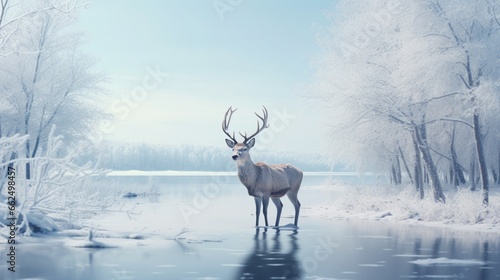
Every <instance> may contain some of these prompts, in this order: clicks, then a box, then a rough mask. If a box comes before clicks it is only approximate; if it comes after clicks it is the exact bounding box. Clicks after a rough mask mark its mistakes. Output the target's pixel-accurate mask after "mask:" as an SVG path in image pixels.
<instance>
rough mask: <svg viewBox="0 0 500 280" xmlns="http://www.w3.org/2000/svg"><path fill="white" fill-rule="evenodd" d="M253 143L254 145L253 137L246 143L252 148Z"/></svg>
mask: <svg viewBox="0 0 500 280" xmlns="http://www.w3.org/2000/svg"><path fill="white" fill-rule="evenodd" d="M253 145H255V138H252V139H250V141H248V143H247V146H248V148H252V147H253Z"/></svg>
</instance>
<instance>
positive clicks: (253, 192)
mask: <svg viewBox="0 0 500 280" xmlns="http://www.w3.org/2000/svg"><path fill="white" fill-rule="evenodd" d="M236 110H237V109H234V110H233V108H232V106H231V107H229V109H228V110H227V111H226V114H225V115H224V120H223V121H222V131H223V132H224V134H226V135H227V136H228V137H229V139H226V144H227V146H228V147H229V148H231V149H232V151H233V153H232V156H231V158H232V159H233V160H234V161H235V163H236V168H237V174H238V178H239V179H240V182H241V183H242V184H243V185H244V186H245V187H246V188H247V191H248V195H249V196H253V197H254V199H255V227H257V228H258V227H259V216H260V210H261V205H262V213H263V214H264V221H265V225H266V227H268V226H269V224H268V220H267V208H268V205H269V198H271V200H272V201H273V203H274V205H276V209H277V215H276V223H275V227H279V222H280V217H281V210H282V209H283V203H282V202H281V199H280V198H281V197H283V196H284V195H285V194H286V195H287V196H288V199H289V200H290V201H291V202H292V204H293V206H294V208H295V217H294V218H295V219H294V227H295V228H298V226H297V222H298V219H299V211H300V202H299V200H298V198H297V194H298V192H299V189H300V184H301V183H302V177H303V173H302V171H301V170H300V169H298V168H297V167H295V166H293V165H291V164H267V163H264V162H257V163H253V161H252V158H251V157H250V150H251V149H252V148H253V147H254V145H255V136H257V135H258V134H259V133H261V132H262V131H263V130H264V129H266V128H268V127H269V123H268V112H267V109H266V107H265V106H263V110H262V112H263V114H262V116H261V115H259V114H257V113H255V115H256V116H257V117H258V119H257V131H256V132H255V133H253V134H252V135H250V136H248V135H247V133H246V132H245V134H243V133H241V132H239V134H240V135H241V136H242V137H243V142H238V141H237V140H236V138H235V133H234V131H233V133H232V134H231V133H230V132H229V124H230V122H231V117H232V115H233V113H234V112H235V111H236ZM260 121H262V125H261V124H260Z"/></svg>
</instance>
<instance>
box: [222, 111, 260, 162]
mask: <svg viewBox="0 0 500 280" xmlns="http://www.w3.org/2000/svg"><path fill="white" fill-rule="evenodd" d="M235 111H236V109H234V110H233V108H232V107H229V109H228V110H227V112H226V114H225V115H224V120H223V121H222V131H223V132H224V133H225V134H226V135H227V136H228V137H229V139H226V144H227V146H228V147H229V148H231V149H233V155H232V158H233V160H236V161H245V160H247V159H248V158H249V152H250V149H251V148H252V147H253V146H254V145H255V136H256V135H257V134H259V133H260V132H261V131H262V130H264V129H266V128H268V127H269V124H268V123H267V116H268V114H267V109H266V107H264V109H262V112H263V115H262V116H260V115H258V114H257V113H255V115H256V116H257V117H258V118H259V119H260V120H261V121H262V126H261V125H260V122H259V120H257V131H256V132H255V133H254V134H252V135H250V136H247V133H245V134H243V133H241V132H240V135H241V136H242V137H243V138H244V140H243V142H238V141H237V140H236V138H235V137H234V132H233V134H232V135H231V134H230V133H229V131H228V129H229V122H230V121H231V117H232V115H233V113H234V112H235Z"/></svg>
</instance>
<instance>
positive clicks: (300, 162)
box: [85, 142, 331, 171]
mask: <svg viewBox="0 0 500 280" xmlns="http://www.w3.org/2000/svg"><path fill="white" fill-rule="evenodd" d="M97 154H99V155H101V166H102V167H104V168H107V169H113V170H196V171H227V170H233V169H234V163H233V161H232V159H231V151H230V150H229V149H227V148H217V147H201V146H191V145H185V146H168V145H152V144H144V143H121V142H107V143H105V144H103V145H101V147H100V148H99V150H98V151H97ZM87 159H90V158H87V157H86V158H85V160H87ZM252 160H253V161H254V162H258V161H265V162H266V163H269V164H272V163H291V164H293V165H295V166H297V167H299V168H300V169H302V170H304V171H328V170H330V169H331V168H330V167H329V165H328V162H327V159H326V158H325V157H320V156H319V155H316V154H305V153H298V152H270V151H257V150H255V151H252Z"/></svg>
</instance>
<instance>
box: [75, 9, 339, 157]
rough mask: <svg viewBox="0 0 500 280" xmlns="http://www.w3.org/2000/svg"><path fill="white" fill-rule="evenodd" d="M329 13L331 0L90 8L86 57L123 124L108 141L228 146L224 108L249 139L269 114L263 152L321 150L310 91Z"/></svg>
mask: <svg viewBox="0 0 500 280" xmlns="http://www.w3.org/2000/svg"><path fill="white" fill-rule="evenodd" d="M230 3H235V5H234V6H224V5H230ZM215 6H218V7H220V8H221V9H224V8H228V9H227V10H225V11H222V13H221V10H219V12H217V10H216V8H215ZM333 7H334V1H314V2H313V1H311V2H306V1H297V0H293V1H285V0H281V1H245V0H242V1H236V0H232V1H229V0H220V1H212V0H203V1H194V0H183V1H119V2H118V1H110V0H103V1H96V2H94V3H92V4H91V5H89V6H88V9H87V10H86V11H84V12H82V13H81V15H80V17H79V21H78V24H77V27H78V28H79V29H80V30H82V31H83V32H84V33H85V47H84V49H85V51H87V52H88V53H90V54H91V55H92V56H94V57H96V58H97V59H98V60H99V62H98V65H97V69H98V70H99V71H102V72H105V73H107V74H108V75H109V77H110V82H109V83H108V84H107V87H108V88H109V91H110V93H111V100H110V106H108V108H109V110H110V112H112V113H114V114H115V116H117V122H116V123H115V124H114V125H113V127H112V129H110V131H111V133H109V134H108V133H107V134H106V135H107V136H108V137H111V138H113V139H123V140H124V141H134V142H138V141H139V142H150V143H164V144H195V145H197V144H201V145H208V146H219V145H225V144H224V138H225V137H224V134H223V133H222V131H221V128H220V124H221V121H222V117H223V115H224V113H225V111H226V109H227V108H228V107H229V106H231V105H232V106H234V107H238V108H240V109H239V110H238V112H237V113H235V115H234V117H233V119H234V120H233V124H232V127H231V129H234V130H236V131H245V130H247V131H248V132H250V133H251V132H252V130H253V129H255V122H256V118H255V116H254V115H253V113H252V112H253V111H260V110H261V106H262V105H265V106H266V107H267V108H268V109H269V113H270V118H271V119H272V123H271V124H273V123H274V130H272V129H273V126H271V128H270V129H269V130H270V131H269V132H268V133H267V135H264V136H263V137H264V138H266V137H267V138H268V139H261V141H260V142H261V145H263V144H262V142H265V143H264V144H266V148H268V149H280V150H301V151H320V149H321V148H323V147H322V144H321V141H320V138H321V136H320V135H319V134H320V129H321V127H320V123H318V122H321V119H320V118H319V117H318V114H316V113H317V110H314V103H313V102H310V99H309V98H307V97H304V96H305V95H306V94H305V92H304V88H305V87H307V86H308V85H309V84H310V82H311V80H312V77H313V74H314V69H313V67H312V66H311V61H312V59H313V58H314V56H315V55H317V54H318V52H319V50H320V49H319V47H318V44H317V40H316V38H317V36H318V34H319V32H318V29H325V28H327V27H328V24H329V23H328V19H327V17H326V16H325V12H326V11H327V10H331V9H332V8H333ZM153 72H158V73H157V74H151V73H153ZM166 72H168V73H169V75H168V77H167V76H166V75H165V73H166ZM280 113H281V117H280V116H279V114H280ZM283 115H287V116H288V117H286V116H285V117H283ZM257 144H259V138H257Z"/></svg>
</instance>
